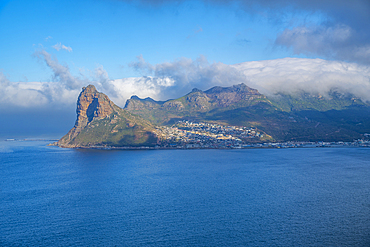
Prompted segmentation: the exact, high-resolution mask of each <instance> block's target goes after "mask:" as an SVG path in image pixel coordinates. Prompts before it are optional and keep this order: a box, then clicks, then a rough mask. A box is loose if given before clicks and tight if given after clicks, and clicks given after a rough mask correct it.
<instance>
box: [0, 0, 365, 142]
mask: <svg viewBox="0 0 370 247" xmlns="http://www.w3.org/2000/svg"><path fill="white" fill-rule="evenodd" d="M369 13H370V3H369V1H367V0H355V1H342V0H337V1H334V0H322V1H318V0H313V1H303V0H302V1H293V0H284V1H272V0H261V1H254V0H232V1H223V0H214V1H212V0H204V1H185V0H178V1H169V0H154V1H147V0H143V1H133V0H132V1H118V0H106V1H103V0H91V1H87V0H85V1H84V0H81V1H76V0H75V1H68V0H67V1H66V0H63V1H58V0H56V1H38V0H34V1H26V0H10V1H1V2H0V87H1V88H0V89H1V93H0V96H1V98H2V99H1V100H0V112H2V113H3V114H7V115H6V116H7V118H8V119H7V120H1V121H2V122H1V121H0V124H2V125H3V126H5V125H6V124H7V123H9V122H10V123H11V122H13V121H14V122H19V121H18V120H17V119H18V118H19V117H20V116H21V115H22V114H23V115H27V112H32V111H35V112H37V114H36V113H34V114H33V115H32V116H33V118H32V119H33V120H32V123H34V124H35V126H38V124H37V122H38V119H39V121H40V122H44V123H47V122H48V121H47V116H48V113H49V112H53V113H55V112H60V115H61V116H63V117H61V119H63V121H62V122H64V123H65V126H70V125H73V120H71V119H73V118H75V111H74V108H75V102H76V98H77V96H78V93H79V91H80V90H81V87H82V86H86V85H88V84H90V83H92V84H95V85H96V86H97V88H98V89H99V90H101V91H103V92H105V93H107V94H108V95H109V96H110V97H111V98H112V99H113V100H114V101H115V102H116V103H117V104H119V105H120V106H123V105H124V102H125V100H126V99H127V98H128V97H130V96H131V95H133V94H136V95H139V96H140V97H148V96H150V97H153V98H155V99H158V100H159V99H161V100H165V99H168V98H174V97H179V96H181V95H182V94H184V93H186V92H188V91H189V90H191V88H192V87H199V88H200V89H203V90H206V89H208V88H209V87H211V86H215V85H224V86H228V85H232V84H234V83H240V82H244V83H246V84H249V85H250V86H253V87H255V88H257V89H258V90H260V91H261V92H263V93H274V92H278V91H284V90H285V91H288V92H290V91H292V92H293V91H294V90H296V89H304V90H313V89H315V90H317V92H319V93H322V94H325V92H326V91H327V90H329V89H330V87H337V88H341V89H343V91H346V90H347V91H348V90H349V92H351V93H355V94H356V93H358V94H359V97H365V98H364V99H366V100H368V98H366V96H363V95H365V94H364V92H365V93H369V94H370V86H369V85H368V84H369V79H368V78H369V77H370V72H369V65H370V15H369ZM236 64H242V66H241V65H236ZM302 68H303V69H302ZM349 68H351V69H349ZM255 71H258V73H256V72H255ZM302 71H304V72H302ZM302 74H304V75H305V76H302ZM318 75H320V76H318ZM148 76H149V77H148ZM129 78H131V79H129ZM343 78H344V79H343ZM317 82H319V83H320V84H319V86H318V85H316V86H311V88H310V85H314V84H315V83H317ZM334 82H336V83H340V85H339V86H338V85H334V84H333V83H334ZM323 85H324V86H323ZM361 93H362V94H361ZM69 112H71V113H69ZM38 114H39V115H40V117H39V118H38V117H37V116H38ZM57 115H58V114H57ZM65 116H68V117H65ZM54 118H55V117H54ZM12 119H13V120H12ZM30 119H31V118H30ZM69 121H72V124H71V123H69ZM20 126H21V125H20ZM71 127H72V126H71ZM66 128H67V127H64V129H66ZM3 129H4V130H3V133H0V135H7V134H8V133H17V131H18V132H19V130H17V128H16V127H14V126H12V132H11V131H10V129H9V131H8V129H6V128H3ZM23 129H24V128H23ZM64 129H63V131H64ZM36 132H37V131H36Z"/></svg>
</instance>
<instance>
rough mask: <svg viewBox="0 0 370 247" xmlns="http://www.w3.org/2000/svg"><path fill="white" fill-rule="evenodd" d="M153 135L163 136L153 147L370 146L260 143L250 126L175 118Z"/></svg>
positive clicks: (260, 135)
mask: <svg viewBox="0 0 370 247" xmlns="http://www.w3.org/2000/svg"><path fill="white" fill-rule="evenodd" d="M156 134H157V135H158V136H159V137H160V138H161V139H162V142H161V143H160V145H158V146H156V148H178V149H196V148H206V149H208V148H211V149H223V148H233V149H239V148H296V147H331V146H361V147H370V141H368V140H354V141H353V142H295V141H294V142H293V141H291V142H263V137H264V136H266V134H265V133H263V132H262V131H259V130H258V129H257V128H253V127H250V128H248V127H241V126H226V125H221V124H212V123H204V122H193V121H188V120H181V121H178V122H177V123H176V124H174V125H172V126H171V127H166V126H161V127H159V128H158V129H157V130H156Z"/></svg>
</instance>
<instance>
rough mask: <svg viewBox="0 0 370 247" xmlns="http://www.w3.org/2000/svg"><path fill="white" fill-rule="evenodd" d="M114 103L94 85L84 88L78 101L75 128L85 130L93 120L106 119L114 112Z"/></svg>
mask: <svg viewBox="0 0 370 247" xmlns="http://www.w3.org/2000/svg"><path fill="white" fill-rule="evenodd" d="M114 111H115V110H114V103H113V102H112V101H111V100H110V99H109V98H108V96H107V95H105V94H103V93H100V92H98V91H97V90H96V88H95V87H94V86H93V85H89V86H87V87H83V88H82V92H81V93H80V95H79V96H78V101H77V110H76V112H77V120H76V124H75V127H76V128H77V127H79V128H83V127H85V126H86V125H87V124H88V123H89V122H91V121H92V120H93V119H99V118H105V117H106V116H109V115H110V114H112V113H113V112H114Z"/></svg>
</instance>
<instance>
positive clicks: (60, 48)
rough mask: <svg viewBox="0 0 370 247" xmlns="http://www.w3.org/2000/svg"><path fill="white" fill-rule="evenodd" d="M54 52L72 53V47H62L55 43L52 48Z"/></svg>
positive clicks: (60, 44)
mask: <svg viewBox="0 0 370 247" xmlns="http://www.w3.org/2000/svg"><path fill="white" fill-rule="evenodd" d="M52 47H53V48H54V49H55V50H57V51H60V50H66V51H68V52H71V51H72V47H70V46H65V45H62V43H60V42H59V43H56V44H55V45H53V46H52Z"/></svg>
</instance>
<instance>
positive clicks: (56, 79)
mask: <svg viewBox="0 0 370 247" xmlns="http://www.w3.org/2000/svg"><path fill="white" fill-rule="evenodd" d="M36 56H37V57H38V58H39V59H42V60H43V61H44V62H45V64H46V65H47V66H48V67H49V68H50V70H51V71H52V72H53V75H52V78H51V82H33V83H30V82H27V83H22V82H18V83H13V82H10V81H9V80H8V79H7V77H6V76H5V75H4V74H3V73H0V92H1V99H0V103H1V104H0V105H1V107H2V108H3V109H4V108H9V107H13V108H17V107H18V108H35V107H36V108H45V107H46V108H47V107H54V108H63V107H66V106H75V104H76V99H77V97H78V94H79V92H80V91H81V88H82V87H84V86H87V85H88V84H94V85H95V86H96V87H97V89H98V90H100V91H103V92H104V93H106V94H107V95H108V96H109V97H110V98H111V99H112V100H113V101H114V102H115V103H117V104H118V105H120V106H123V105H124V104H125V102H126V100H127V99H128V98H129V97H130V96H132V95H137V96H139V97H142V98H145V97H152V98H154V99H156V100H167V99H169V98H176V97H180V96H182V95H184V94H186V93H188V92H189V91H191V90H192V89H193V88H199V89H201V90H206V89H209V88H211V87H213V86H230V85H235V84H239V83H245V84H247V85H248V86H250V87H252V88H256V89H258V90H259V91H260V92H261V93H264V94H267V95H273V94H276V93H288V94H294V93H296V92H299V91H302V90H303V91H306V92H310V93H315V94H317V93H319V94H321V95H323V96H326V95H327V94H328V92H329V91H330V90H337V91H338V92H341V93H352V94H354V95H356V96H357V97H360V98H361V99H363V100H369V101H370V68H369V67H367V66H363V65H359V64H355V63H346V62H340V61H327V60H323V59H307V58H284V59H275V60H264V61H254V62H245V63H241V64H235V65H226V64H223V63H215V62H213V63H212V62H209V61H208V60H207V59H206V58H205V57H204V56H200V57H199V58H198V59H196V60H192V59H189V58H181V59H178V60H175V61H173V62H166V63H160V64H154V65H153V64H150V63H148V62H146V61H145V59H144V58H143V57H142V56H139V57H138V60H137V61H135V62H133V63H131V64H130V65H129V66H131V67H132V68H135V69H136V70H138V71H140V73H142V74H143V76H142V77H131V78H122V79H115V80H112V79H110V78H109V75H108V73H107V71H106V70H104V68H103V67H102V66H98V67H97V68H95V70H94V71H92V72H91V73H90V74H91V75H92V76H87V75H83V74H80V75H78V76H74V75H72V74H71V72H70V70H69V68H68V66H66V65H62V64H60V63H59V62H58V60H57V58H52V57H51V55H50V54H49V53H47V52H46V51H39V52H38V53H37V54H36Z"/></svg>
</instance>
